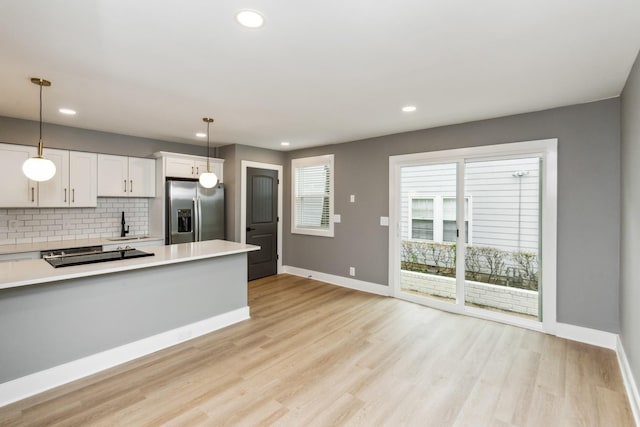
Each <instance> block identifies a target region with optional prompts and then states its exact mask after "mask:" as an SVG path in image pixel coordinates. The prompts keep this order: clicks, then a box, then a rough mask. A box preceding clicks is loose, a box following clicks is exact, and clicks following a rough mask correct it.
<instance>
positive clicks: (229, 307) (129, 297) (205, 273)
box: [0, 253, 247, 383]
mask: <svg viewBox="0 0 640 427" xmlns="http://www.w3.org/2000/svg"><path fill="white" fill-rule="evenodd" d="M41 262H44V261H41ZM70 268H73V267H70ZM244 307H247V255H246V253H238V254H232V255H226V256H220V257H216V258H205V259H197V260H193V261H188V262H181V263H176V264H167V265H160V266H154V267H150V268H142V269H135V270H129V271H120V272H114V273H108V274H102V275H98V276H90V277H81V278H76V279H67V280H60V281H51V282H49V283H45V284H37V285H31V286H24V287H16V288H9V289H3V290H0V343H1V344H0V346H1V351H0V383H4V382H7V381H10V380H14V379H16V378H20V377H23V376H26V375H29V374H32V373H35V372H39V371H42V370H45V369H48V368H52V367H55V366H58V365H61V364H64V363H67V362H71V361H74V360H77V359H80V358H82V357H86V356H90V355H94V354H96V353H99V352H102V351H105V350H109V349H112V348H115V347H118V346H121V345H124V344H128V343H131V342H134V341H137V340H140V339H143V338H147V337H150V336H152V335H155V334H159V333H162V332H166V331H169V330H171V329H174V328H178V327H181V326H185V325H188V324H191V323H194V322H197V321H200V320H205V319H208V318H211V317H214V316H217V315H221V314H224V313H228V312H231V311H233V310H237V309H240V308H244Z"/></svg>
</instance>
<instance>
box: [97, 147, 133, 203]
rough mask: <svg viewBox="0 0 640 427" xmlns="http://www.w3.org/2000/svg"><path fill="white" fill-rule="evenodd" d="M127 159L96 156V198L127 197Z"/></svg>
mask: <svg viewBox="0 0 640 427" xmlns="http://www.w3.org/2000/svg"><path fill="white" fill-rule="evenodd" d="M128 181H129V158H128V157H123V156H112V155H109V154H98V196H104V197H127V196H128V195H129V182H128Z"/></svg>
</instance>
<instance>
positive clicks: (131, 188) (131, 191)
mask: <svg viewBox="0 0 640 427" xmlns="http://www.w3.org/2000/svg"><path fill="white" fill-rule="evenodd" d="M129 193H133V180H130V181H129Z"/></svg>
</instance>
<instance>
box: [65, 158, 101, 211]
mask: <svg viewBox="0 0 640 427" xmlns="http://www.w3.org/2000/svg"><path fill="white" fill-rule="evenodd" d="M69 189H70V198H69V206H72V207H74V206H75V207H93V206H98V155H97V154H96V153H84V152H80V151H70V152H69Z"/></svg>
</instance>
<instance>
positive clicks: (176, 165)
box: [165, 157, 206, 178]
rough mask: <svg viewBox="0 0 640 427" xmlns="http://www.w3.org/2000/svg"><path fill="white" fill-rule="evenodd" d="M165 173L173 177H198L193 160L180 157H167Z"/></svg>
mask: <svg viewBox="0 0 640 427" xmlns="http://www.w3.org/2000/svg"><path fill="white" fill-rule="evenodd" d="M205 167H206V166H205ZM165 175H166V176H167V177H171V178H195V177H197V175H196V174H195V164H194V162H193V160H191V159H183V158H180V157H167V162H166V171H165Z"/></svg>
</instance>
